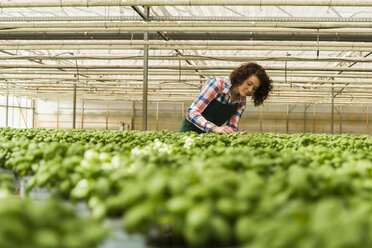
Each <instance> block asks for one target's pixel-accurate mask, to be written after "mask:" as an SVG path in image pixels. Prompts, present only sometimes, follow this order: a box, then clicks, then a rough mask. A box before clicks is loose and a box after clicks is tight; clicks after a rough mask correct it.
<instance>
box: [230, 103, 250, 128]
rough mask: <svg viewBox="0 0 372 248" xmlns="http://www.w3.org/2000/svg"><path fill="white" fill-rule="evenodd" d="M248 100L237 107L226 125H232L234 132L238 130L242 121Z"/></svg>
mask: <svg viewBox="0 0 372 248" xmlns="http://www.w3.org/2000/svg"><path fill="white" fill-rule="evenodd" d="M245 106H246V102H242V103H241V104H240V105H239V107H238V108H237V110H236V112H235V113H234V115H233V116H232V117H231V119H230V120H229V121H228V122H227V123H226V126H229V127H231V128H232V129H233V130H234V132H238V131H239V130H238V123H239V121H240V118H241V117H242V114H243V112H244V110H245Z"/></svg>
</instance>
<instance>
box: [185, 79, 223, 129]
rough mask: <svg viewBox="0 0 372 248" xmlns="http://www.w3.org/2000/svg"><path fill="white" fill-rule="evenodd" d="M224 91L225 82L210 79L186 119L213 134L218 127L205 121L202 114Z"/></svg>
mask: <svg viewBox="0 0 372 248" xmlns="http://www.w3.org/2000/svg"><path fill="white" fill-rule="evenodd" d="M222 89H223V80H220V79H218V78H216V77H213V78H210V79H209V80H208V81H207V82H206V83H205V84H204V85H203V88H202V89H201V90H200V92H199V95H198V96H197V98H196V99H195V101H194V102H193V103H192V104H191V106H190V108H189V109H188V111H187V115H186V119H187V120H188V121H190V122H191V123H193V124H194V125H195V126H197V127H198V128H200V129H201V130H203V131H205V132H207V133H209V132H211V131H212V129H213V128H214V127H215V126H216V125H215V124H214V123H212V122H210V121H208V120H207V119H205V118H204V117H203V116H202V114H201V113H202V112H203V111H204V110H205V109H206V108H207V106H208V105H209V103H210V102H211V101H212V100H213V99H215V98H217V96H218V94H219V93H220V92H221V91H222Z"/></svg>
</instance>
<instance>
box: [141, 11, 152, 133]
mask: <svg viewBox="0 0 372 248" xmlns="http://www.w3.org/2000/svg"><path fill="white" fill-rule="evenodd" d="M149 16H150V11H149V7H148V6H146V7H145V17H146V20H145V21H148V20H149ZM143 40H144V41H148V40H149V33H148V32H145V33H144V34H143ZM148 66H149V45H144V48H143V100H142V131H146V130H147V93H148V78H149V75H148V73H149V71H148V69H149V68H148Z"/></svg>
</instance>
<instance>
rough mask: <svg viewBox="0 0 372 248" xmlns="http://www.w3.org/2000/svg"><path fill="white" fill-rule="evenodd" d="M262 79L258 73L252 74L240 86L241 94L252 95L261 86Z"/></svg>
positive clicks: (244, 95)
mask: <svg viewBox="0 0 372 248" xmlns="http://www.w3.org/2000/svg"><path fill="white" fill-rule="evenodd" d="M260 85H261V83H260V80H259V79H258V77H257V76H256V75H251V76H250V77H249V78H247V79H246V80H244V81H243V82H242V84H241V85H239V86H238V90H239V94H240V95H241V96H243V97H246V96H252V95H253V94H254V92H255V91H256V90H257V89H258V88H259V87H260Z"/></svg>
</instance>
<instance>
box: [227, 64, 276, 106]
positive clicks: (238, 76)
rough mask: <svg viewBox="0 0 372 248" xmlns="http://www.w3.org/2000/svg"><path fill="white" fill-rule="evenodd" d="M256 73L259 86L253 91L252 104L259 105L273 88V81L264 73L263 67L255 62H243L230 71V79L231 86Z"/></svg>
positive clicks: (237, 84) (239, 83)
mask: <svg viewBox="0 0 372 248" xmlns="http://www.w3.org/2000/svg"><path fill="white" fill-rule="evenodd" d="M252 75H256V77H258V79H259V80H260V87H259V88H258V89H257V90H256V91H255V92H254V94H253V96H252V99H253V102H254V106H260V105H261V104H262V103H263V102H264V101H265V100H266V98H267V97H268V95H269V93H270V91H272V89H273V85H272V83H273V81H272V80H271V79H270V78H269V76H268V75H267V74H266V72H265V69H264V68H263V67H262V66H260V65H259V64H257V63H255V62H249V63H244V64H242V65H240V66H239V67H237V68H235V69H234V70H233V71H232V72H231V73H230V81H231V85H232V86H233V87H236V86H239V85H241V84H242V83H243V81H244V80H246V79H247V78H249V77H250V76H252Z"/></svg>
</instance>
